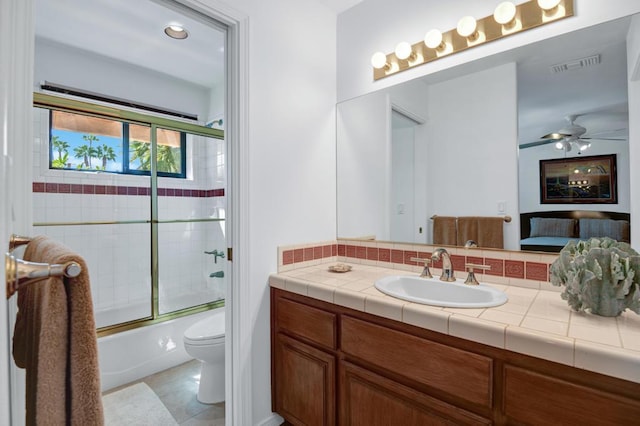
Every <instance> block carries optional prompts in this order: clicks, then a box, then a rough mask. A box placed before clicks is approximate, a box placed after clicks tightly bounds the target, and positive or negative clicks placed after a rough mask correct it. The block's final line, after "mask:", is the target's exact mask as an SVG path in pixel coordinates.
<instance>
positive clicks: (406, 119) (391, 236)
mask: <svg viewBox="0 0 640 426" xmlns="http://www.w3.org/2000/svg"><path fill="white" fill-rule="evenodd" d="M630 20H631V19H630V17H627V18H623V19H618V20H615V21H611V22H607V23H603V24H599V25H597V26H594V27H590V28H586V29H583V30H579V31H576V32H573V33H569V34H566V35H563V36H559V37H556V38H552V39H548V40H544V41H541V42H538V43H535V44H531V45H527V46H523V47H520V48H518V49H515V50H512V51H509V52H505V53H502V54H500V55H496V56H492V57H487V58H483V59H482V60H479V61H475V62H472V63H467V64H464V65H462V66H458V67H455V68H452V69H448V70H445V71H442V72H439V73H436V74H433V75H429V76H425V77H421V78H420V79H416V80H412V81H409V82H405V83H402V84H398V85H396V86H392V87H389V88H386V89H383V90H380V91H377V92H373V93H370V94H367V95H364V96H361V97H358V98H354V99H350V100H347V101H345V102H341V103H339V104H338V107H337V173H338V175H337V182H338V188H337V194H338V200H337V202H338V229H337V235H338V237H339V238H365V239H376V240H384V241H394V242H413V243H431V242H432V235H431V233H432V220H431V218H432V217H433V216H434V215H440V216H511V218H512V221H511V222H509V223H507V222H505V225H504V248H505V249H509V250H519V249H520V213H529V212H537V211H550V210H554V211H558V210H566V211H569V210H578V209H579V210H592V211H609V212H621V213H627V214H628V213H629V209H630V205H629V204H630V191H629V148H628V146H629V145H628V144H629V143H628V139H629V137H628V135H629V118H628V90H627V81H628V80H627V51H626V36H627V30H628V28H629V24H630ZM572 126H573V127H572ZM568 128H582V129H584V130H583V131H578V132H576V134H575V135H571V136H572V137H565V138H563V139H561V140H555V139H554V136H550V135H551V134H552V133H557V132H559V131H560V130H565V131H566V130H567V129H568ZM565 133H566V132H565ZM577 133H580V134H577ZM558 142H560V143H559V144H558ZM556 145H558V146H560V145H562V146H561V147H560V149H558V148H557V147H556ZM604 154H616V158H617V171H616V172H617V191H618V193H617V203H615V204H607V205H602V204H590V203H580V204H579V205H577V204H573V203H556V204H543V203H541V199H540V190H541V188H540V174H539V173H540V169H539V164H540V160H545V159H557V158H572V157H588V156H599V155H604Z"/></svg>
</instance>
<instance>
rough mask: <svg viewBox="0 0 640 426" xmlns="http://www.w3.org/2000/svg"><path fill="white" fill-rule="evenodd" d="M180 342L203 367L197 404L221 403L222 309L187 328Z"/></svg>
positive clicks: (222, 381) (213, 311)
mask: <svg viewBox="0 0 640 426" xmlns="http://www.w3.org/2000/svg"><path fill="white" fill-rule="evenodd" d="M183 341H184V348H185V350H186V351H187V353H188V354H189V355H191V356H192V357H194V358H195V359H197V360H199V361H200V362H201V363H202V368H201V371H200V387H199V388H198V401H200V402H202V403H203V404H215V403H217V402H222V401H224V308H219V309H214V310H212V311H211V313H210V315H209V316H207V317H206V318H204V319H202V320H200V321H198V322H196V323H195V324H193V325H192V326H191V327H189V328H187V330H186V331H185V332H184V336H183Z"/></svg>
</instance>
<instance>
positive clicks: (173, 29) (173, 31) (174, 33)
mask: <svg viewBox="0 0 640 426" xmlns="http://www.w3.org/2000/svg"><path fill="white" fill-rule="evenodd" d="M164 33H165V34H166V35H168V36H169V37H171V38H175V39H177V40H182V39H185V38H187V37H189V33H188V32H187V30H185V29H184V28H182V27H181V26H180V25H169V26H168V27H166V28H165V29H164Z"/></svg>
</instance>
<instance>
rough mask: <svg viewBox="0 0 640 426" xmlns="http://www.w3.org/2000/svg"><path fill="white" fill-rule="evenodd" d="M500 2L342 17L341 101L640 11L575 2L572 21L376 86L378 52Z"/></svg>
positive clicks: (627, 1)
mask: <svg viewBox="0 0 640 426" xmlns="http://www.w3.org/2000/svg"><path fill="white" fill-rule="evenodd" d="M498 3H499V2H498V1H496V0H456V1H447V2H443V1H440V0H395V1H388V0H366V1H364V2H362V3H360V4H358V5H356V6H355V7H353V8H351V9H348V10H347V11H345V12H343V13H341V14H340V15H339V17H338V41H339V43H338V100H339V101H342V100H345V99H350V98H353V97H355V96H360V95H362V94H364V93H369V92H371V91H374V90H378V89H381V88H384V87H388V86H391V85H395V84H397V83H400V82H403V81H408V80H411V79H413V78H415V77H418V76H422V75H427V74H432V73H436V72H438V71H441V70H444V69H451V68H452V67H454V66H456V65H460V64H464V63H466V62H469V61H473V60H475V59H478V58H483V57H485V56H487V55H492V54H494V53H498V52H503V51H506V50H510V49H512V48H515V47H519V46H522V45H525V44H529V43H532V42H534V41H538V40H541V39H545V38H550V37H554V36H557V35H560V34H564V33H567V32H570V31H574V30H577V29H580V28H585V27H588V26H591V25H594V24H597V23H601V22H606V21H609V20H612V19H615V18H619V17H622V16H627V15H630V14H633V13H637V12H640V2H638V1H637V0H609V1H606V2H605V1H594V0H574V5H575V16H574V17H571V18H569V19H565V20H562V21H558V22H555V23H553V24H551V25H546V26H544V27H543V28H537V29H532V30H529V31H525V32H523V33H520V34H517V35H515V36H512V37H507V38H505V39H502V40H499V41H494V42H491V43H487V44H485V45H483V46H479V47H476V48H473V49H469V50H467V51H465V52H461V53H457V54H455V55H452V56H449V57H447V58H444V59H441V60H438V61H434V62H431V63H429V64H426V65H422V66H419V67H416V68H414V69H412V70H408V71H404V72H401V73H399V74H396V75H394V76H392V77H387V78H384V79H382V80H378V81H376V82H374V81H373V70H372V68H371V55H372V54H373V53H374V52H376V51H382V52H385V53H389V52H393V50H394V48H395V46H396V44H397V43H399V42H400V41H403V40H406V41H408V42H409V43H412V44H413V43H416V42H418V41H420V40H422V39H423V38H424V35H425V33H426V32H427V31H428V30H430V29H431V28H439V29H441V30H442V31H448V30H450V29H453V28H455V27H456V23H457V22H458V20H459V19H460V18H461V17H462V16H464V15H474V16H476V17H484V16H489V15H491V14H492V13H493V10H494V8H495V7H496V5H497V4H498ZM516 3H523V1H521V0H520V1H516Z"/></svg>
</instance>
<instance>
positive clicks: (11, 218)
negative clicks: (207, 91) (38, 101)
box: [0, 0, 252, 425]
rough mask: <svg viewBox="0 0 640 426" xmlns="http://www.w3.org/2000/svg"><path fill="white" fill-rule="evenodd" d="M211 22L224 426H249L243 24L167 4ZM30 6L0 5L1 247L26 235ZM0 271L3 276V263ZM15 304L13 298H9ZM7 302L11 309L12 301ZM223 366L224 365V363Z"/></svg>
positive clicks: (244, 19)
mask: <svg viewBox="0 0 640 426" xmlns="http://www.w3.org/2000/svg"><path fill="white" fill-rule="evenodd" d="M174 1H176V2H178V3H181V4H183V5H184V6H187V7H189V8H191V9H193V10H196V11H198V12H200V13H204V14H205V15H207V16H210V17H212V18H214V19H216V20H218V21H220V22H222V23H224V24H225V25H227V27H228V32H227V40H228V43H227V47H228V55H227V93H226V96H225V102H226V117H225V119H226V122H227V126H226V132H225V133H226V135H225V136H226V138H227V144H228V147H229V151H228V153H229V159H228V164H230V170H231V173H230V176H229V178H230V180H229V188H230V191H229V200H228V208H229V216H230V217H231V218H232V224H231V229H229V233H230V242H231V244H230V245H231V246H232V247H233V248H234V250H233V262H232V271H233V273H232V281H233V282H228V283H227V305H228V306H231V309H228V310H226V330H225V335H226V342H227V345H226V348H225V358H226V359H227V360H231V362H230V366H228V367H227V368H226V372H225V383H226V384H225V386H226V389H225V390H226V397H227V402H226V407H227V410H226V411H227V416H226V420H225V424H226V425H244V424H251V423H252V400H251V382H252V375H251V347H252V343H251V342H252V339H251V315H250V312H251V311H250V303H249V302H250V298H249V295H250V291H249V290H250V286H249V256H248V255H249V249H248V248H249V244H248V241H249V237H248V235H249V215H248V210H249V198H248V193H249V191H248V188H249V182H248V170H249V168H248V161H249V156H248V146H249V141H248V137H249V122H248V118H249V108H248V100H249V93H248V83H249V28H248V26H249V19H248V16H246V15H245V14H243V13H241V12H239V11H237V10H235V9H233V8H231V7H229V6H228V5H226V4H224V3H222V2H220V1H218V0H203V1H200V0H174ZM33 7H34V0H0V12H1V13H0V24H1V27H0V48H1V49H0V52H2V56H1V57H0V70H1V71H2V72H1V73H0V108H1V109H0V130H1V131H0V177H1V178H2V184H1V185H2V188H1V189H2V190H3V194H4V195H3V197H4V201H6V202H3V203H2V207H0V231H1V232H0V238H1V241H2V242H0V244H5V243H7V242H8V240H9V235H10V233H22V234H26V235H31V231H32V228H31V223H32V220H31V217H32V214H31V212H32V203H31V197H30V194H31V188H30V186H31V181H32V177H31V173H32V170H31V167H30V166H29V167H26V166H25V165H30V164H32V149H31V145H30V144H26V143H20V141H30V140H33V135H32V133H33V132H32V124H31V108H32V102H33V100H32V90H33V67H34V65H33V62H34V59H33V55H34V38H35V33H34V32H35V28H34V23H33V19H32V17H33ZM2 265H3V266H0V272H2V273H3V275H4V263H3V264H2ZM13 299H15V298H13ZM11 303H14V304H15V300H13V301H12V302H11ZM9 306H10V304H9V303H0V349H1V350H0V365H1V366H2V367H0V379H1V380H0V383H6V386H1V387H0V424H10V419H11V406H10V403H11V401H12V400H14V401H15V400H20V398H22V397H23V396H22V395H11V387H10V384H9V381H10V379H11V373H10V372H9V368H8V366H9V365H10V364H9V363H10V333H9V315H10V314H9V312H8V311H9V309H7V308H8V307H9ZM227 365H229V363H228V364H227Z"/></svg>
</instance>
